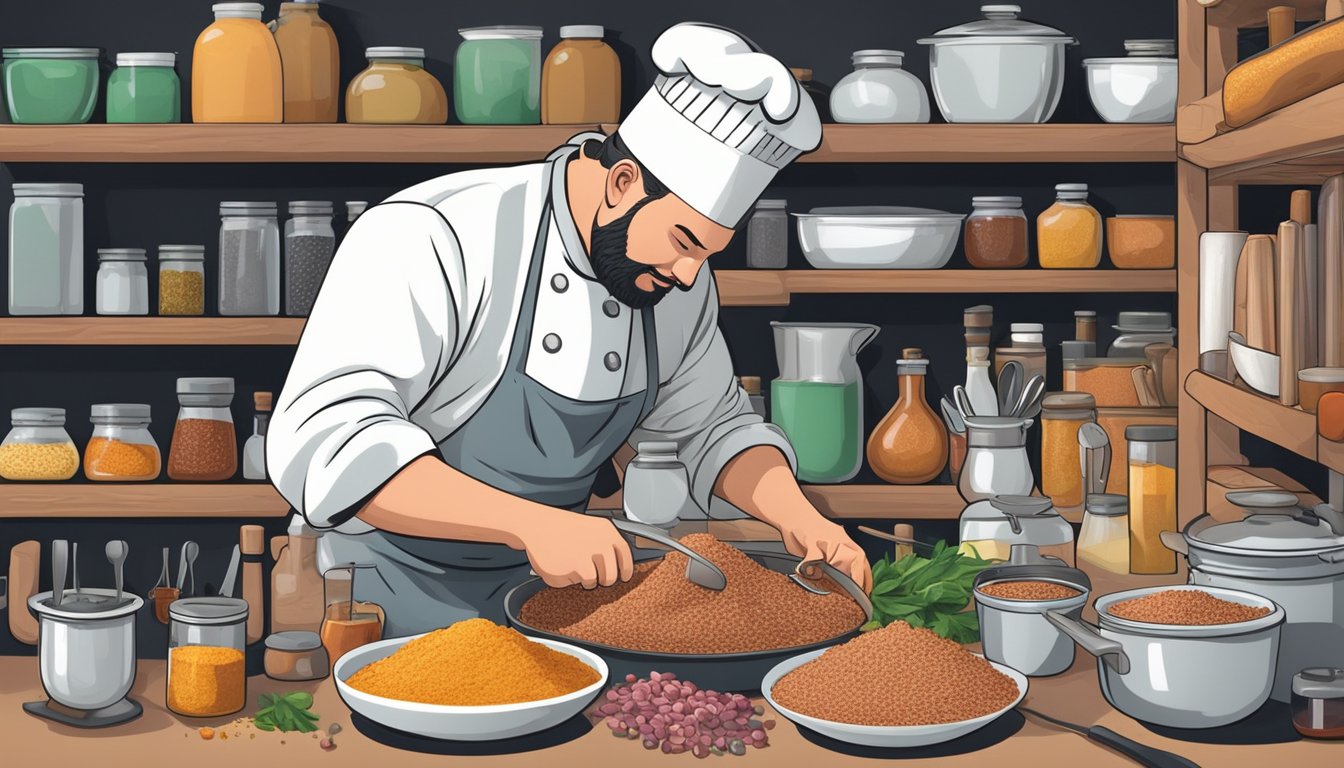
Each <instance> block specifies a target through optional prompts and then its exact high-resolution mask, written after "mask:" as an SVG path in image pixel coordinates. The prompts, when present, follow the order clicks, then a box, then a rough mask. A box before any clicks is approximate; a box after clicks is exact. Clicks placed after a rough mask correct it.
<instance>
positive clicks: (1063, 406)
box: [1041, 392, 1097, 507]
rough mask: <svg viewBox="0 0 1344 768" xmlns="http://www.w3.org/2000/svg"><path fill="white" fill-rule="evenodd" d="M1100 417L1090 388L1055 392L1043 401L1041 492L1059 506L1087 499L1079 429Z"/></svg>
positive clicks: (1067, 505)
mask: <svg viewBox="0 0 1344 768" xmlns="http://www.w3.org/2000/svg"><path fill="white" fill-rule="evenodd" d="M1096 420H1097V402H1096V400H1093V399H1092V396H1091V395H1089V394H1087V393H1086V392H1054V393H1051V394H1049V395H1046V396H1045V400H1044V401H1043V402H1042V404H1041V493H1043V494H1045V495H1046V496H1049V497H1050V498H1051V499H1053V500H1054V502H1055V506H1056V507H1077V506H1081V505H1082V503H1083V469H1082V462H1081V461H1080V457H1079V452H1078V430H1079V428H1081V427H1082V426H1083V425H1084V424H1087V423H1088V422H1092V423H1096Z"/></svg>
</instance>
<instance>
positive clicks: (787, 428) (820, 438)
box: [770, 322, 879, 483]
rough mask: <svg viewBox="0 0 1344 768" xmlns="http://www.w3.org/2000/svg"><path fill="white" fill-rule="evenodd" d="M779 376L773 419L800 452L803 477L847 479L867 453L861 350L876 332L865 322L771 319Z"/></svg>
mask: <svg viewBox="0 0 1344 768" xmlns="http://www.w3.org/2000/svg"><path fill="white" fill-rule="evenodd" d="M770 325H771V327H772V328H774V333H775V356H776V357H777V358H778V362H779V378H777V379H775V380H774V381H772V382H770V420H771V421H772V422H774V423H775V424H776V425H778V426H779V428H780V429H783V430H784V434H785V435H787V436H788V438H789V442H790V443H791V444H792V445H793V450H794V452H795V453H796V454H797V456H798V479H799V480H801V481H803V482H806V483H842V482H844V481H846V480H849V479H851V478H853V477H854V475H856V474H858V472H859V466H860V463H861V461H862V456H863V375H862V374H861V373H860V372H859V363H858V354H859V350H861V349H863V348H864V347H865V346H867V344H868V342H870V341H872V340H873V337H874V336H876V335H877V332H878V330H879V329H878V327H877V326H875V325H867V324H865V323H781V322H772V323H770Z"/></svg>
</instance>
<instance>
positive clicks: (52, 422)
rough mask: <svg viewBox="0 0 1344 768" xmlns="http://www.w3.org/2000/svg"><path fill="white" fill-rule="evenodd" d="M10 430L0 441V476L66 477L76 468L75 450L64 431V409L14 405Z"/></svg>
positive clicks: (59, 478) (72, 475) (12, 477)
mask: <svg viewBox="0 0 1344 768" xmlns="http://www.w3.org/2000/svg"><path fill="white" fill-rule="evenodd" d="M10 423H11V424H12V425H13V429H11V430H10V431H9V434H8V435H6V436H5V440H4V442H2V443H0V477H3V478H5V479H6V480H69V479H70V478H72V477H74V476H75V473H76V472H78V471H79V450H78V449H76V448H75V442H74V441H73V440H71V439H70V435H69V433H67V432H66V431H65V409H64V408H15V409H14V410H13V411H10Z"/></svg>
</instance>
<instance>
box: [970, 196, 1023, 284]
mask: <svg viewBox="0 0 1344 768" xmlns="http://www.w3.org/2000/svg"><path fill="white" fill-rule="evenodd" d="M965 245H966V261H967V262H969V263H970V265H971V266H972V267H975V268H976V269H1013V268H1016V267H1025V266H1026V265H1027V215H1026V214H1025V213H1023V212H1022V198H1021V197H1018V196H1016V195H995V196H977V197H972V198H971V215H970V216H968V217H967V218H966V236H965Z"/></svg>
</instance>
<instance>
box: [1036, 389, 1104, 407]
mask: <svg viewBox="0 0 1344 768" xmlns="http://www.w3.org/2000/svg"><path fill="white" fill-rule="evenodd" d="M1041 407H1042V408H1044V409H1045V410H1048V411H1054V410H1064V411H1078V410H1086V411H1090V410H1092V409H1093V408H1096V407H1097V399H1096V398H1095V397H1093V396H1092V394H1091V393H1089V392H1051V393H1050V394H1048V395H1046V396H1045V399H1043V400H1042V401H1041Z"/></svg>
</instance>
